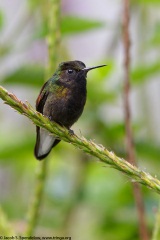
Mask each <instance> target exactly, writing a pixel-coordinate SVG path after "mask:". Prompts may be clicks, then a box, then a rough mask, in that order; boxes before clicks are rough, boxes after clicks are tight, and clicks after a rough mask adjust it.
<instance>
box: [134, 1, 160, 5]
mask: <svg viewBox="0 0 160 240" xmlns="http://www.w3.org/2000/svg"><path fill="white" fill-rule="evenodd" d="M136 2H137V4H148V5H149V4H151V5H154V4H160V1H159V0H138V1H136ZM133 3H135V0H134V1H133Z"/></svg>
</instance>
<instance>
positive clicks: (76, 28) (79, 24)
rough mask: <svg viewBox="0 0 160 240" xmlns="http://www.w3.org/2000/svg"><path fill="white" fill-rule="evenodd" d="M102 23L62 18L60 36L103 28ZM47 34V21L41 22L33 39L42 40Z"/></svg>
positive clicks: (73, 17) (68, 17)
mask: <svg viewBox="0 0 160 240" xmlns="http://www.w3.org/2000/svg"><path fill="white" fill-rule="evenodd" d="M103 25H104V24H103V23H102V22H100V21H97V20H89V19H84V18H80V17H75V16H64V17H63V18H62V20H61V33H62V35H69V34H78V33H82V32H86V31H91V30H94V29H97V28H100V27H103ZM47 33H48V27H47V21H43V22H42V23H41V25H40V29H38V30H37V32H36V33H35V36H34V37H35V38H44V37H45V36H46V35H47Z"/></svg>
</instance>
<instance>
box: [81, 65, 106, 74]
mask: <svg viewBox="0 0 160 240" xmlns="http://www.w3.org/2000/svg"><path fill="white" fill-rule="evenodd" d="M105 66H107V65H105V64H104V65H99V66H95V67H86V68H83V69H82V70H83V71H85V72H86V73H87V72H88V71H90V70H92V69H95V68H100V67H105Z"/></svg>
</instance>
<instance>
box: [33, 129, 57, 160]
mask: <svg viewBox="0 0 160 240" xmlns="http://www.w3.org/2000/svg"><path fill="white" fill-rule="evenodd" d="M36 130H37V138H36V145H35V148H34V154H35V157H36V158H37V159H38V160H42V159H43V158H45V157H47V155H48V154H49V153H50V151H51V149H52V148H53V147H54V146H56V145H57V144H58V143H59V142H60V140H58V139H56V138H55V137H54V136H53V135H51V134H50V133H49V132H48V131H47V130H45V129H42V128H40V127H36Z"/></svg>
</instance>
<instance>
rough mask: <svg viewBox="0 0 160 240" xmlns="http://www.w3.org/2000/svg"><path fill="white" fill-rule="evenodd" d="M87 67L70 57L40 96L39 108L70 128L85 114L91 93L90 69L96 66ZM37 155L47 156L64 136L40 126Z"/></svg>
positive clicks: (37, 106)
mask: <svg viewBox="0 0 160 240" xmlns="http://www.w3.org/2000/svg"><path fill="white" fill-rule="evenodd" d="M104 66H106V65H100V66H95V67H88V68H87V67H86V65H85V64H84V63H83V62H81V61H77V60H75V61H68V62H62V63H60V64H59V66H58V68H57V70H56V71H55V73H54V74H53V76H52V77H51V78H50V79H49V80H48V81H47V82H46V83H45V84H44V85H43V87H42V89H41V91H40V94H39V96H38V98H37V100H36V110H37V111H38V112H40V113H42V114H43V115H44V116H46V117H48V118H49V119H50V120H51V121H54V122H56V123H58V124H60V125H61V126H64V127H66V128H68V129H70V127H71V126H72V125H73V124H74V123H75V122H76V121H77V120H78V118H79V117H80V116H81V114H82V112H83V109H84V105H85V103H86V96H87V88H86V86H87V81H86V78H87V73H88V72H89V71H90V70H92V69H95V68H100V67H104ZM36 133H37V134H36V135H37V136H36V144H35V149H34V153H35V157H36V158H37V159H38V160H41V159H43V158H45V157H46V156H47V155H48V154H49V153H50V151H51V149H52V148H53V147H55V146H56V145H57V144H58V143H59V142H60V139H58V138H57V137H55V136H54V135H52V134H51V133H49V132H48V131H47V130H45V129H43V128H40V127H38V126H36Z"/></svg>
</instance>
